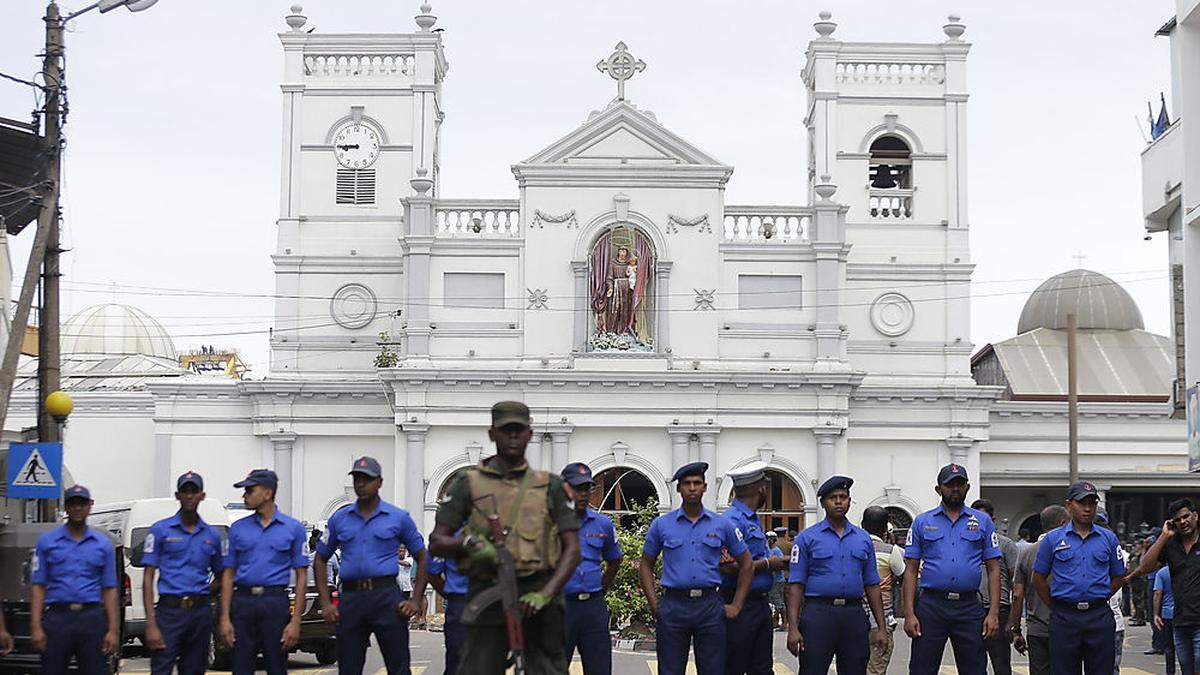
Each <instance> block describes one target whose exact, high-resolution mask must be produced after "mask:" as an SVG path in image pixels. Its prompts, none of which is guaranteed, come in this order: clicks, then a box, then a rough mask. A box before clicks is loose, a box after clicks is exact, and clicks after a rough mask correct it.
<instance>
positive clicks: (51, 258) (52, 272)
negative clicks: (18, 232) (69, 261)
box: [37, 2, 63, 443]
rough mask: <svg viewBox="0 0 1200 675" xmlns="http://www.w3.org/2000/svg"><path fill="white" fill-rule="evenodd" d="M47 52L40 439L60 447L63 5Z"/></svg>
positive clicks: (49, 29) (50, 27)
mask: <svg viewBox="0 0 1200 675" xmlns="http://www.w3.org/2000/svg"><path fill="white" fill-rule="evenodd" d="M45 21H46V53H45V57H44V61H43V63H42V74H43V76H44V78H45V82H46V149H47V152H49V153H51V154H50V156H49V157H48V158H47V159H48V162H49V179H50V180H51V181H53V182H54V190H53V192H51V194H50V197H49V198H48V199H47V200H46V202H45V203H43V204H42V214H43V215H45V216H46V217H47V218H48V220H49V222H48V223H47V236H46V253H45V257H44V258H42V306H41V308H40V309H39V311H38V418H37V426H38V440H39V441H41V442H42V443H54V442H56V441H61V440H62V431H61V430H62V427H61V426H60V425H59V422H58V420H55V419H54V418H53V417H51V416H50V415H49V414H48V413H47V412H46V410H45V408H46V397H47V396H49V395H50V394H51V393H52V392H56V391H58V389H59V385H60V371H61V363H60V353H59V352H60V349H61V342H60V340H59V283H58V282H59V273H58V255H59V253H60V252H61V250H60V248H59V217H58V192H59V191H58V181H59V175H60V172H61V171H62V146H61V143H62V131H61V130H62V120H61V115H62V111H61V110H60V108H59V105H60V102H61V99H62V97H61V93H62V57H63V22H62V19H61V17H60V16H59V13H58V5H57V4H56V3H54V2H51V3H50V4H49V5H47V6H46V17H45Z"/></svg>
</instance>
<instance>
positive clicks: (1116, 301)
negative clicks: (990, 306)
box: [1017, 270, 1145, 334]
mask: <svg viewBox="0 0 1200 675" xmlns="http://www.w3.org/2000/svg"><path fill="white" fill-rule="evenodd" d="M1072 312H1073V313H1074V314H1075V320H1076V325H1077V326H1078V327H1079V328H1101V329H1108V330H1132V329H1143V328H1145V325H1144V324H1143V323H1142V312H1141V310H1139V309H1138V306H1137V303H1136V302H1134V301H1133V298H1132V297H1130V295H1129V293H1128V292H1127V291H1126V290H1125V289H1124V288H1121V285H1120V284H1118V283H1117V282H1115V281H1113V280H1112V279H1109V278H1108V277H1106V276H1104V275H1103V274H1100V273H1099V272H1092V271H1090V270H1071V271H1070V272H1063V273H1062V274H1056V275H1055V276H1052V277H1050V278H1049V279H1047V280H1046V281H1044V282H1042V285H1041V286H1038V287H1037V290H1035V291H1034V292H1033V294H1032V295H1030V296H1029V300H1026V301H1025V308H1024V309H1022V310H1021V320H1020V321H1019V322H1018V324H1017V333H1018V334H1022V333H1027V332H1029V331H1031V330H1034V329H1037V328H1053V329H1065V328H1066V327H1067V315H1068V314H1070V313H1072Z"/></svg>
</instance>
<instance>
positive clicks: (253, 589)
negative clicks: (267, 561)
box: [250, 586, 267, 595]
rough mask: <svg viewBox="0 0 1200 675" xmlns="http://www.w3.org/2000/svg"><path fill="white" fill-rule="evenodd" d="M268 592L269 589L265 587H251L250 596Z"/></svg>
mask: <svg viewBox="0 0 1200 675" xmlns="http://www.w3.org/2000/svg"><path fill="white" fill-rule="evenodd" d="M266 590H267V589H266V588H265V587H263V586H251V587H250V595H262V594H263V593H264V592H266Z"/></svg>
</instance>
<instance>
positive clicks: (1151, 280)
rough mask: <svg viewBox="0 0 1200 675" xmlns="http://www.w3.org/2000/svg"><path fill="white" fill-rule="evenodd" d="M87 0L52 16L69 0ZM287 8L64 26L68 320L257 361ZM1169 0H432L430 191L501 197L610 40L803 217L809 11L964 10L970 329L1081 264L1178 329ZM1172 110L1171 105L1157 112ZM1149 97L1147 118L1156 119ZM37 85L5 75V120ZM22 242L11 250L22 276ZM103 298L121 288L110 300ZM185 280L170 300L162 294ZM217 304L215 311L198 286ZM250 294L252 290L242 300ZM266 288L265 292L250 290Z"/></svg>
mask: <svg viewBox="0 0 1200 675" xmlns="http://www.w3.org/2000/svg"><path fill="white" fill-rule="evenodd" d="M84 4H86V3H85V2H84V0H78V1H77V2H69V3H66V7H70V8H78V7H81V6H83V5H84ZM288 4H289V3H287V2H271V1H267V0H204V1H203V2H198V1H196V0H161V1H160V2H159V3H158V5H156V6H155V7H153V8H151V9H150V10H148V11H146V12H143V13H140V14H131V13H129V12H127V11H125V10H118V11H115V12H112V13H109V14H105V15H101V14H98V13H95V12H93V13H90V14H88V15H85V16H83V17H81V18H79V19H77V20H76V21H75V22H73V24H74V25H73V28H72V32H71V33H70V34H69V35H68V36H67V46H68V61H67V68H68V83H69V92H70V117H69V120H68V125H67V127H66V132H65V133H66V134H67V137H68V139H69V140H68V142H69V145H68V154H67V159H66V162H67V164H66V183H65V208H66V212H65V218H66V230H65V235H64V236H65V243H66V245H67V246H68V247H70V248H71V249H72V250H71V252H70V253H69V254H67V256H66V258H65V260H64V262H63V265H62V268H63V272H64V274H65V275H66V276H65V284H66V287H67V288H68V289H69V290H68V292H67V294H66V296H65V299H64V303H65V305H64V319H65V318H66V316H69V315H70V314H71V313H73V312H75V311H77V310H79V309H82V308H84V307H86V306H88V305H91V304H94V303H97V302H106V301H111V300H112V299H113V298H116V300H117V301H119V302H125V303H129V304H133V305H137V306H139V307H141V308H143V309H145V310H146V311H148V312H150V313H151V314H152V315H154V316H155V317H157V318H158V319H159V321H160V322H161V323H162V324H163V325H164V326H166V327H167V329H168V330H169V331H170V332H171V333H172V334H173V335H174V337H175V342H176V346H177V347H178V348H179V349H180V350H181V351H183V350H186V349H189V348H192V347H195V346H197V345H199V344H215V345H218V346H232V347H236V348H238V349H240V350H241V351H242V353H243V354H244V356H245V357H246V358H247V359H248V360H249V361H250V362H251V365H252V366H254V368H255V372H254V373H253V375H255V376H259V377H261V376H263V375H264V374H265V371H266V359H267V352H268V349H267V338H266V330H267V328H268V326H270V325H271V313H272V305H271V301H270V300H269V298H268V297H262V296H269V295H270V294H271V293H272V292H273V291H274V282H273V276H272V269H271V262H270V259H269V258H268V256H269V255H270V253H271V252H272V250H273V244H274V238H275V219H276V218H277V217H278V203H279V162H280V156H279V155H280V145H281V140H280V121H281V112H280V111H281V103H280V93H279V87H278V85H279V81H280V77H281V72H282V51H281V48H280V45H279V40H278V38H277V37H276V34H277V33H279V32H281V31H283V30H286V26H285V24H284V22H283V16H284V15H285V14H287V13H288V11H287V8H288ZM303 4H304V6H305V11H304V13H305V14H306V15H307V16H308V17H309V24H308V25H309V26H310V27H316V30H317V31H320V32H392V31H405V32H406V31H410V30H414V28H415V27H414V24H413V23H412V19H411V17H412V15H413V14H415V13H416V10H417V5H418V4H419V3H418V2H417V1H416V0H309V1H308V2H304V3H303ZM1173 5H1174V3H1173V2H1169V0H1142V1H1139V2H1127V1H1125V0H1104V1H1097V0H1090V1H1083V0H1061V1H1058V2H1042V3H1033V2H1027V1H1025V0H1022V1H1021V2H1016V3H1013V2H1008V3H1003V2H990V1H989V2H981V1H975V0H972V1H970V2H963V1H959V2H954V3H952V4H947V3H946V2H943V1H940V0H939V1H934V2H929V1H924V0H921V1H906V2H902V3H892V5H891V6H892V8H893V9H892V10H890V11H881V7H882V3H879V2H875V1H874V0H871V1H865V0H864V1H861V2H848V1H844V0H839V1H831V2H820V3H813V2H803V1H796V0H787V1H784V0H767V1H754V2H732V1H730V0H724V1H716V0H655V1H654V2H646V1H645V0H641V1H638V0H605V1H604V2H579V1H576V0H536V1H535V0H522V1H521V2H494V1H487V2H484V1H477V0H471V1H469V2H468V1H463V0H457V1H455V2H453V3H450V2H435V3H434V11H433V13H434V14H436V15H437V16H438V17H439V22H438V26H439V27H442V28H444V29H445V32H444V33H443V36H444V39H445V44H446V52H447V58H448V59H449V61H450V64H451V67H450V72H449V74H448V76H447V79H446V83H445V97H444V101H443V107H444V109H445V110H446V112H447V119H446V123H445V124H444V125H443V127H442V133H443V136H442V148H443V151H444V155H443V158H442V178H443V187H442V191H441V194H442V195H444V196H447V197H515V196H516V185H515V182H514V180H513V177H512V174H511V173H510V171H509V166H510V165H511V164H512V163H514V162H516V161H519V160H521V159H523V158H525V157H527V156H529V155H530V154H532V153H533V152H535V151H537V150H539V149H541V148H542V147H543V146H545V145H546V144H548V143H549V142H551V141H553V140H555V139H557V138H558V137H560V136H562V135H563V134H565V133H566V132H567V131H569V130H571V129H573V128H575V127H576V126H577V125H578V124H580V123H581V122H583V121H584V120H585V119H586V116H587V114H588V112H589V111H591V110H593V109H596V108H599V107H603V106H604V105H605V104H606V103H607V102H608V100H609V99H611V98H612V96H613V91H612V90H613V84H612V82H611V80H609V79H608V78H607V77H606V76H604V75H602V74H600V73H598V72H596V68H595V63H596V62H597V61H598V60H600V59H601V58H603V57H605V56H607V55H608V54H609V52H611V51H612V47H613V45H614V44H615V43H616V42H617V41H618V40H624V41H625V42H626V43H627V44H628V45H629V48H630V51H631V52H633V53H634V54H635V55H636V56H638V57H640V58H642V59H644V60H645V61H646V62H647V63H648V64H649V68H648V69H647V70H646V72H644V73H642V74H640V75H639V76H638V77H637V78H635V79H634V80H633V81H632V83H631V84H630V85H629V90H628V91H629V98H630V99H631V100H632V101H633V102H634V103H636V104H638V105H639V106H641V107H644V108H649V109H651V110H653V111H654V112H655V113H656V115H657V117H658V120H659V121H660V122H661V123H663V124H664V125H666V126H667V127H668V128H670V129H672V130H673V131H675V132H677V133H679V134H680V135H681V136H683V137H684V138H686V139H688V140H689V141H691V142H693V143H695V144H696V145H698V146H699V147H701V148H703V149H705V150H706V151H708V152H710V153H711V154H713V155H715V156H716V157H718V158H720V159H721V160H722V161H724V162H725V163H727V164H730V165H732V166H733V167H735V172H734V175H733V178H732V179H731V180H730V183H729V185H728V190H727V193H726V195H727V201H728V202H730V203H781V204H799V203H803V202H804V201H805V197H804V189H803V187H802V186H803V181H804V176H805V175H806V173H805V172H806V166H805V164H806V160H805V156H804V155H805V153H804V147H803V144H802V138H803V133H802V132H803V127H802V119H803V117H804V112H805V109H804V89H803V84H802V83H801V81H800V77H799V71H800V69H801V67H802V65H803V62H804V48H805V46H806V44H807V43H808V41H809V39H810V38H812V37H814V36H815V33H814V32H813V30H812V27H811V24H812V22H813V21H814V20H815V19H816V15H817V12H818V11H819V10H821V9H824V8H828V9H831V10H832V11H833V14H834V17H833V18H834V21H836V22H838V24H839V26H838V29H837V32H836V33H835V37H836V38H841V39H844V40H865V41H925V42H934V41H940V40H942V39H944V35H943V34H942V31H941V26H942V24H943V23H945V17H946V14H947V13H948V11H955V12H958V13H960V14H961V15H962V17H963V22H964V23H965V24H966V25H967V32H966V35H965V36H964V39H967V40H968V41H970V42H971V43H973V45H974V46H973V48H972V50H971V54H970V58H969V60H968V73H969V75H968V78H969V84H970V92H971V101H970V105H969V122H968V130H969V138H970V143H969V168H970V174H969V179H970V188H969V195H970V200H971V201H970V205H969V206H970V225H971V230H972V232H971V247H972V252H973V258H974V262H975V263H976V264H977V268H976V272H975V281H976V282H977V284H976V286H975V290H974V293H975V296H976V298H975V299H974V301H973V319H972V324H973V326H972V331H973V332H972V339H973V341H974V342H975V344H976V345H977V346H982V345H983V344H985V343H987V342H990V341H994V340H999V339H1004V338H1006V337H1011V336H1012V335H1013V334H1014V333H1015V331H1016V323H1017V317H1018V315H1019V314H1020V310H1021V306H1022V305H1023V303H1024V301H1025V297H1026V295H1027V293H1028V291H1030V290H1032V289H1033V288H1034V287H1036V285H1037V283H1038V281H1040V280H1042V279H1044V278H1046V277H1049V276H1051V275H1053V274H1055V273H1058V272H1061V271H1064V270H1066V269H1070V268H1072V267H1075V266H1077V264H1076V262H1077V261H1076V259H1075V258H1074V257H1073V256H1074V255H1075V254H1076V253H1077V252H1082V254H1083V255H1086V256H1087V257H1086V258H1085V259H1084V260H1083V266H1084V267H1088V268H1090V269H1095V270H1098V271H1101V272H1105V273H1107V274H1109V275H1110V276H1113V277H1114V278H1116V279H1117V280H1118V281H1120V282H1122V283H1123V284H1124V286H1125V288H1127V289H1128V290H1129V292H1130V293H1131V294H1132V295H1133V297H1134V298H1135V299H1136V300H1137V301H1138V303H1139V305H1140V307H1141V310H1142V313H1143V315H1144V317H1145V320H1146V326H1147V328H1148V329H1150V330H1153V331H1155V332H1159V333H1163V334H1168V333H1169V320H1168V309H1169V307H1168V302H1169V298H1168V295H1167V293H1168V291H1167V289H1168V285H1167V281H1166V263H1167V261H1166V246H1165V241H1163V240H1162V237H1161V236H1158V237H1156V238H1155V240H1154V241H1152V242H1144V241H1143V240H1142V238H1143V236H1144V232H1143V227H1142V218H1141V208H1140V204H1141V173H1140V159H1139V152H1140V151H1141V150H1142V149H1143V148H1144V146H1145V141H1144V140H1143V136H1142V134H1141V132H1139V129H1138V123H1135V120H1134V118H1135V117H1137V118H1138V119H1139V120H1141V122H1140V124H1141V126H1142V127H1143V130H1144V129H1145V127H1146V122H1145V118H1146V101H1147V100H1149V99H1154V100H1155V101H1156V102H1157V99H1158V95H1159V92H1160V91H1167V92H1168V93H1169V91H1168V90H1169V88H1170V87H1169V81H1170V75H1169V62H1168V48H1167V45H1168V43H1167V39H1166V38H1156V37H1154V31H1155V30H1156V29H1157V28H1158V27H1159V26H1161V25H1162V24H1163V23H1165V22H1166V20H1167V19H1169V18H1170V17H1171V13H1172V8H1173ZM44 7H45V5H44V3H43V2H41V1H40V0H4V3H3V8H2V9H0V71H3V72H5V73H9V74H13V75H17V76H19V77H25V78H28V77H30V76H32V74H33V73H34V72H36V71H37V70H38V69H39V65H38V61H37V58H36V54H38V53H39V52H40V50H41V46H42V41H43V37H44V34H43V24H42V22H41V20H40V17H41V15H42V12H43V10H44ZM1169 102H1170V98H1169V97H1168V103H1169ZM1156 105H1157V103H1156ZM32 108H33V98H32V94H31V93H30V92H29V90H28V89H26V88H23V87H21V86H19V85H16V84H11V83H8V82H5V81H0V116H4V117H10V118H17V119H27V118H28V114H29V111H30V110H32ZM32 235H33V230H32V228H31V229H29V230H28V231H27V232H26V233H24V234H22V235H21V236H19V237H17V238H15V240H14V241H12V242H11V245H12V249H13V266H14V268H15V269H16V275H17V277H18V279H19V277H20V274H21V272H22V270H23V269H24V265H25V260H26V255H27V251H28V246H29V241H30V240H31V239H32ZM113 284H116V286H115V287H114V286H113ZM161 288H172V289H185V291H186V294H182V295H172V294H168V293H166V292H164V291H161V290H159V289H161ZM199 289H208V290H210V291H214V292H217V293H218V294H219V297H204V296H198V295H196V294H195V293H194V292H193V291H196V290H199ZM247 296H249V297H247ZM254 296H259V297H254Z"/></svg>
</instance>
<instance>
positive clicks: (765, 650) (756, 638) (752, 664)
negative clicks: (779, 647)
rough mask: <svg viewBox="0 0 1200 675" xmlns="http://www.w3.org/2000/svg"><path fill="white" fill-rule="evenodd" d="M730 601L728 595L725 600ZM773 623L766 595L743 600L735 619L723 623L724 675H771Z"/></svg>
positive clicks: (772, 663)
mask: <svg viewBox="0 0 1200 675" xmlns="http://www.w3.org/2000/svg"><path fill="white" fill-rule="evenodd" d="M729 598H730V600H731V601H732V599H733V597H732V594H730V596H729ZM774 637H775V619H774V616H772V614H771V604H770V603H769V602H768V601H767V595H766V593H763V595H762V597H757V598H754V599H747V600H746V604H745V605H744V606H743V607H742V613H741V614H738V615H737V618H734V619H726V620H725V674H726V675H771V673H772V672H773V670H772V669H773V668H774V660H775V659H774V658H773V657H772V655H771V653H772V652H773V651H774V647H773V640H774Z"/></svg>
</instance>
